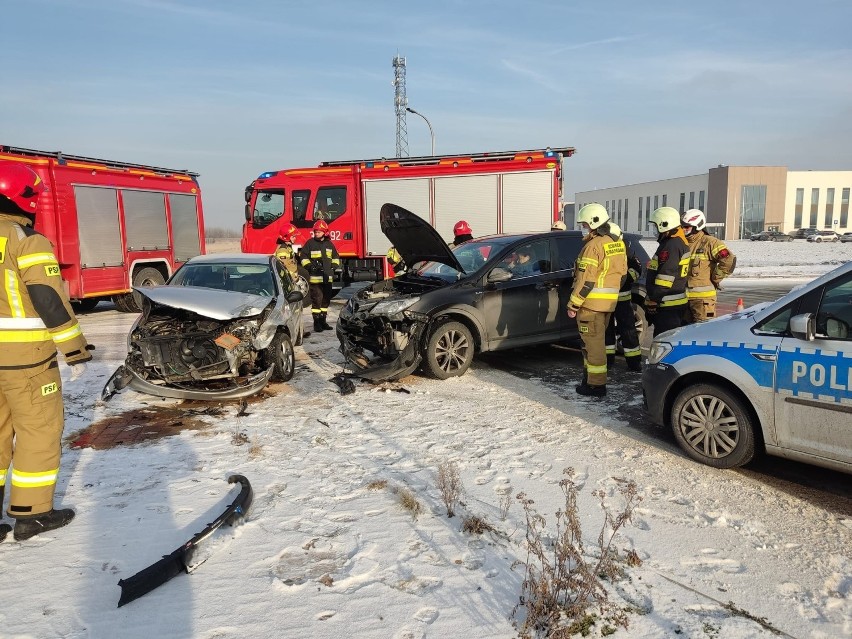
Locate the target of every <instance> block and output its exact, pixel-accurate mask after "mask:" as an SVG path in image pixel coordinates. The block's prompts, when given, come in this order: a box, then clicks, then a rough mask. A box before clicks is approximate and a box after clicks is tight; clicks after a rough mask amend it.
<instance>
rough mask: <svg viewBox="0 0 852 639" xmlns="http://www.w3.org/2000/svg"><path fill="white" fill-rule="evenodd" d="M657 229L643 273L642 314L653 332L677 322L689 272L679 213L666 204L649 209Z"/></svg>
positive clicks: (660, 331)
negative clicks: (649, 258) (644, 294)
mask: <svg viewBox="0 0 852 639" xmlns="http://www.w3.org/2000/svg"><path fill="white" fill-rule="evenodd" d="M650 222H651V223H652V224H653V225H654V226H655V227H656V229H657V242H658V243H659V244H658V246H657V252H656V253H654V257H652V258H651V261H650V262H649V263H648V272H647V274H646V275H645V288H646V291H647V294H646V297H645V314H646V316H647V318H648V323H650V324H653V325H654V335H659V334H660V333H662V332H663V331H668V330H671V329H673V328H677V327H678V326H680V325H681V318H682V317H683V313H684V309H685V308H686V304H687V298H686V280H687V275H688V273H689V243H688V242H687V241H686V236H685V235H684V233H683V228H681V225H680V215H679V214H678V212H677V211H676V210H675V209H673V208H672V207H670V206H663V207H660V208H658V209H657V210H656V211H654V212H653V213H651V217H650Z"/></svg>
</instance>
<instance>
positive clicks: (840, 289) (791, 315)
mask: <svg viewBox="0 0 852 639" xmlns="http://www.w3.org/2000/svg"><path fill="white" fill-rule="evenodd" d="M642 387H643V393H644V396H645V405H646V407H647V409H648V411H649V413H650V415H651V418H652V420H653V421H654V422H655V423H657V424H663V425H666V426H671V428H672V430H673V431H674V435H675V438H676V439H677V441H678V444H680V446H681V447H682V448H683V449H684V450H685V451H686V453H687V454H688V455H689V456H690V457H692V458H693V459H695V460H697V461H700V462H702V463H705V464H708V465H710V466H714V467H716V468H732V467H736V466H741V465H743V464H746V463H748V462H749V461H750V460H751V459H752V458H753V457H754V455H755V453H756V452H760V451H765V452H766V453H768V454H769V455H776V456H779V457H785V458H788V459H795V460H798V461H804V462H808V463H811V464H815V465H818V466H825V467H827V468H833V469H836V470H840V471H843V472H848V473H852V262H847V263H846V264H844V265H843V266H841V267H839V268H837V269H835V270H834V271H832V272H830V273H827V274H825V275H823V276H822V277H819V278H817V279H816V280H814V281H813V282H810V283H809V284H807V285H805V286H803V287H801V288H797V289H794V290H793V291H791V292H790V293H788V294H787V295H785V296H784V297H782V298H781V299H779V300H776V301H775V302H770V303H766V304H761V305H758V306H754V307H751V308H748V309H746V310H744V311H741V312H739V313H734V314H732V315H727V316H724V317H720V318H718V319H715V320H712V321H710V322H706V323H703V324H693V325H690V326H685V327H682V328H678V329H674V330H672V331H668V332H666V333H661V334H660V335H658V336H656V337H655V338H654V341H653V343H652V345H651V348H650V355H649V358H648V364H647V365H646V366H645V369H644V371H643V373H642Z"/></svg>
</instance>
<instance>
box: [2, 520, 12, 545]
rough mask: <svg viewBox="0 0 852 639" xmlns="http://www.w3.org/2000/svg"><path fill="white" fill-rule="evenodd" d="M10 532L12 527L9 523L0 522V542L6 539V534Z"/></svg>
mask: <svg viewBox="0 0 852 639" xmlns="http://www.w3.org/2000/svg"><path fill="white" fill-rule="evenodd" d="M10 532H12V527H11V526H10V525H9V524H0V542H2V541H3V540H4V539H6V535H8V534H9V533H10Z"/></svg>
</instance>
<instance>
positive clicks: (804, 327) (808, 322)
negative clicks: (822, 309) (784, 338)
mask: <svg viewBox="0 0 852 639" xmlns="http://www.w3.org/2000/svg"><path fill="white" fill-rule="evenodd" d="M790 332H791V333H792V334H793V337H795V338H797V339H803V340H805V341H808V342H811V341H813V339H814V335H815V334H816V318H814V316H813V313H802V314H801V315H796V316H795V317H791V318H790Z"/></svg>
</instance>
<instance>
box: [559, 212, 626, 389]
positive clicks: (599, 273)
mask: <svg viewBox="0 0 852 639" xmlns="http://www.w3.org/2000/svg"><path fill="white" fill-rule="evenodd" d="M577 225H578V226H579V227H580V230H581V231H582V233H583V248H582V249H581V250H580V254H579V255H578V256H577V263H576V265H575V267H574V287H573V290H572V291H571V297H570V298H569V300H568V317H570V318H576V319H577V328H578V329H579V332H580V338H581V339H582V340H583V367H584V373H585V374H584V376H583V383H582V384H580V385H579V386H577V388H576V390H577V392H578V393H579V394H580V395H588V396H591V397H603V396H604V395H606V373H607V367H606V341H605V333H606V327H607V325H608V324H609V318H610V316H611V315H612V313H613V311H614V310H615V307H616V304H617V302H618V291H619V289H620V288H621V284H622V282H623V281H624V278H625V277H626V275H627V251H626V249H625V246H624V242H623V241H621V239H619V238H618V237H615V236H613V235H612V234H611V230H610V225H609V214H608V213H607V212H606V209H605V208H604V207H603V206H602V205H600V204H598V203H596V202H595V203H592V204H587V205H586V206H584V207H583V208H581V209H580V211H579V212H578V213H577Z"/></svg>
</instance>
